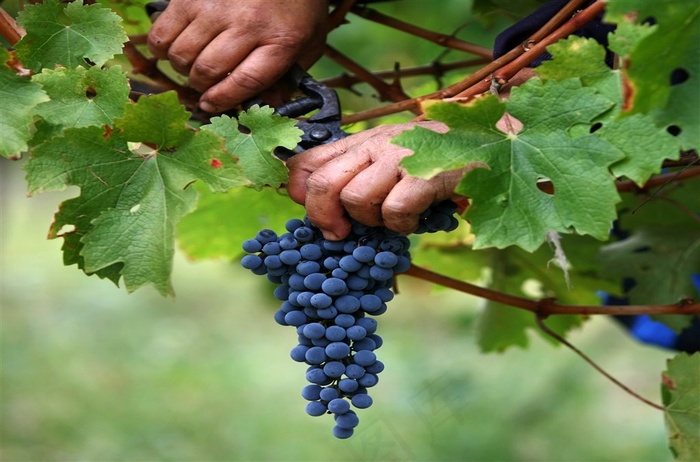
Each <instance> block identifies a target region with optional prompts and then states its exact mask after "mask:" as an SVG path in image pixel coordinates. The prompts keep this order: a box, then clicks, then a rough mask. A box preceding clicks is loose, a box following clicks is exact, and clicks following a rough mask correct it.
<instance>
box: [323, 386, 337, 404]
mask: <svg viewBox="0 0 700 462" xmlns="http://www.w3.org/2000/svg"><path fill="white" fill-rule="evenodd" d="M319 398H320V399H321V400H323V401H325V402H329V401H333V400H334V399H336V398H340V392H339V391H338V390H337V389H335V388H330V387H327V388H323V389H322V390H321V391H320V392H319Z"/></svg>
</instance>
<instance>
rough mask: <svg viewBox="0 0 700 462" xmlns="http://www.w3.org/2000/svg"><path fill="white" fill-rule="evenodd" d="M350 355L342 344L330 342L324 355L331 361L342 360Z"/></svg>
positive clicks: (347, 347)
mask: <svg viewBox="0 0 700 462" xmlns="http://www.w3.org/2000/svg"><path fill="white" fill-rule="evenodd" d="M349 354H350V347H349V346H347V345H346V344H345V343H343V342H332V343H330V344H328V346H327V347H326V355H327V356H328V357H329V358H333V359H343V358H345V357H346V356H347V355H349Z"/></svg>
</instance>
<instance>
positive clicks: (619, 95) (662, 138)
mask: <svg viewBox="0 0 700 462" xmlns="http://www.w3.org/2000/svg"><path fill="white" fill-rule="evenodd" d="M633 30H634V32H637V33H636V34H635V36H637V37H638V36H643V35H642V34H641V33H640V32H639V31H638V30H637V29H636V28H635V29H633ZM619 33H620V32H618V34H619ZM613 37H617V38H618V46H619V47H620V48H624V46H623V44H620V43H619V42H620V41H621V37H618V35H612V36H611V39H612V38H613ZM548 51H549V52H550V53H552V56H553V59H552V60H551V61H547V62H545V63H544V64H542V66H540V67H539V68H537V73H538V74H539V75H541V76H542V78H543V79H544V80H565V79H569V78H572V77H577V76H578V77H579V78H580V79H581V83H582V84H583V86H584V87H590V88H593V89H595V90H596V91H597V92H598V93H599V94H601V95H603V96H605V97H606V98H608V99H609V100H610V101H611V102H613V103H615V105H614V107H613V108H612V109H611V110H610V111H608V112H607V113H605V114H604V115H603V116H602V117H598V118H597V119H596V121H597V122H598V124H600V127H602V128H599V129H598V131H597V132H596V136H599V137H601V138H602V139H604V140H606V141H607V142H608V143H610V144H611V145H613V146H615V148H616V149H617V150H618V151H619V152H623V153H624V154H625V157H624V159H621V160H620V161H619V162H617V163H615V164H614V165H613V166H612V172H613V173H614V174H615V175H616V176H618V177H621V176H626V177H628V178H629V179H631V180H633V181H634V182H636V183H637V184H638V185H640V186H641V185H643V184H644V183H645V182H646V180H648V179H649V177H650V176H651V175H653V174H655V173H658V172H659V171H661V165H662V163H663V161H664V160H665V159H677V158H678V156H679V155H680V153H679V149H680V146H679V144H678V140H677V139H676V138H674V137H673V136H671V135H670V134H669V133H668V131H667V130H666V127H658V126H657V125H656V122H655V121H654V118H653V117H651V116H648V115H643V114H635V115H633V116H632V117H625V114H624V113H622V112H621V111H622V107H623V105H624V103H625V101H624V94H623V82H622V74H621V73H620V71H617V70H612V69H610V68H609V67H608V66H607V65H606V63H605V49H604V48H603V47H602V46H601V45H600V44H598V42H596V41H595V40H593V39H583V38H580V37H570V38H568V39H566V40H563V41H561V42H558V43H555V44H553V45H551V46H550V47H548ZM582 129H583V131H584V132H585V131H587V130H588V129H589V127H588V125H584V126H583V127H582Z"/></svg>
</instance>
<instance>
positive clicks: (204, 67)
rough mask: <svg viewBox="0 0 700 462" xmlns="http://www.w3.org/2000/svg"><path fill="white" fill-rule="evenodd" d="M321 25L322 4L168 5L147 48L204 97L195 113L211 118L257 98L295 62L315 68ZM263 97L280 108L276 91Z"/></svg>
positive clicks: (181, 1) (247, 0)
mask: <svg viewBox="0 0 700 462" xmlns="http://www.w3.org/2000/svg"><path fill="white" fill-rule="evenodd" d="M327 20H328V1H327V0H235V1H232V0H198V1H192V0H171V1H170V4H169V5H168V7H167V8H166V10H165V11H164V12H163V13H161V14H160V16H158V18H157V19H156V21H155V22H154V24H153V26H152V28H151V30H150V32H149V34H148V46H149V48H150V50H151V52H152V53H153V55H154V56H155V57H156V58H158V59H168V60H170V63H171V64H172V66H173V68H174V69H175V70H176V71H178V72H180V73H181V74H183V75H186V76H188V78H189V85H190V86H191V87H192V88H194V89H196V90H198V91H200V92H202V93H203V94H202V97H201V100H200V107H201V108H202V110H204V111H207V112H211V113H218V112H223V111H225V110H227V109H231V108H233V107H235V106H236V105H238V104H240V103H241V102H243V101H245V100H247V99H250V98H252V97H254V96H258V95H260V93H261V92H263V91H264V90H267V89H269V88H270V87H271V86H272V85H273V84H274V83H275V82H277V81H278V80H279V79H280V78H281V77H282V76H283V75H284V74H285V73H286V72H287V71H288V70H289V69H290V68H291V67H292V65H294V64H295V63H298V64H299V65H300V66H301V67H302V68H305V69H306V68H308V67H310V66H311V65H312V64H313V63H314V62H316V60H318V58H320V56H321V55H322V54H323V46H324V44H325V40H326V34H327V27H326V22H327ZM263 97H264V99H265V100H266V101H267V102H268V104H272V105H275V104H277V103H279V102H280V101H279V99H280V96H279V95H278V94H277V93H275V92H272V93H269V94H267V95H263Z"/></svg>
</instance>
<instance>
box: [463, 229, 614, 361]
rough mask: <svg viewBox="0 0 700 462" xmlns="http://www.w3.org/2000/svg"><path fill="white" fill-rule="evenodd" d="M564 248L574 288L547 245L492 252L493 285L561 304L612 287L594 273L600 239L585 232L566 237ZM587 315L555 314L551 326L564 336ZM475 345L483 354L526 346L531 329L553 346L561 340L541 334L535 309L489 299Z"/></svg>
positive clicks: (589, 299)
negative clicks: (518, 307) (592, 273)
mask: <svg viewBox="0 0 700 462" xmlns="http://www.w3.org/2000/svg"><path fill="white" fill-rule="evenodd" d="M562 246H563V248H564V251H565V252H566V254H567V258H568V259H569V261H570V264H571V266H570V267H569V268H567V271H568V272H569V274H570V278H571V287H569V286H568V285H567V284H566V279H565V277H564V274H563V272H562V270H561V269H560V268H557V267H556V266H555V265H552V264H550V262H551V260H552V257H553V250H552V249H550V248H549V246H543V247H542V248H540V249H538V250H537V251H536V252H534V253H529V252H526V251H524V250H522V249H520V248H517V247H511V248H508V249H502V250H490V251H477V253H482V252H488V254H489V255H490V256H491V262H490V264H489V265H488V266H489V267H490V269H491V271H492V274H491V277H490V279H491V283H490V284H489V287H490V288H491V289H494V290H497V291H500V292H505V293H507V294H510V295H515V296H519V297H524V298H528V299H532V300H540V299H544V298H554V299H556V301H557V302H558V303H563V304H591V305H595V304H598V303H599V299H598V298H597V296H596V295H595V292H596V291H597V290H601V289H608V288H610V287H613V286H612V285H611V284H610V283H607V282H605V281H602V280H600V279H599V278H596V277H593V276H592V275H591V262H590V260H589V258H590V256H591V255H595V252H594V251H592V249H597V248H598V247H599V246H600V242H598V241H595V240H594V239H591V238H590V237H585V236H566V237H565V238H564V239H562ZM584 320H585V317H584V316H578V315H572V316H553V317H550V318H549V319H547V326H548V327H549V328H551V329H552V330H554V331H555V332H557V333H558V334H559V335H561V336H566V334H567V333H568V332H569V331H571V330H572V329H574V328H576V327H580V326H581V325H582V324H583V322H584ZM476 325H477V328H476V332H477V343H478V344H479V346H480V348H481V349H482V351H484V352H501V351H504V350H505V349H507V348H509V347H511V346H519V347H521V348H525V347H527V346H528V345H529V338H528V336H527V333H528V330H530V329H532V330H534V331H535V332H537V333H538V334H539V335H540V336H542V338H544V339H545V340H547V341H549V342H551V343H552V344H554V345H558V343H557V342H556V341H555V340H554V339H552V338H551V337H550V336H548V335H547V334H545V333H544V332H542V331H541V330H540V329H539V327H538V326H537V324H536V322H535V316H534V314H533V313H529V312H527V311H523V310H520V309H517V308H514V307H512V306H506V305H503V304H500V303H496V302H492V301H488V302H486V304H485V306H484V309H483V310H482V312H481V313H480V314H479V317H478V318H477V323H476Z"/></svg>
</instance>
